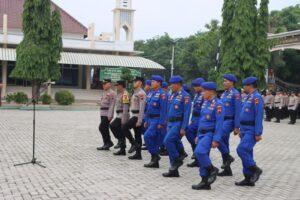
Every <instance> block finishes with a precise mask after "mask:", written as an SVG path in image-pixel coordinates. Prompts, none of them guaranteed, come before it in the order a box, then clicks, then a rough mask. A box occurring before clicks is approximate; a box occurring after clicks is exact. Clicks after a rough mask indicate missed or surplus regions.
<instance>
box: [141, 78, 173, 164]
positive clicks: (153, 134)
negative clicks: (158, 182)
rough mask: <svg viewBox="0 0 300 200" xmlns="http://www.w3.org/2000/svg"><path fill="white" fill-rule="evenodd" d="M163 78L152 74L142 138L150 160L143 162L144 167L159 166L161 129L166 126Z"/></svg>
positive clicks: (165, 99)
mask: <svg viewBox="0 0 300 200" xmlns="http://www.w3.org/2000/svg"><path fill="white" fill-rule="evenodd" d="M162 82H163V78H162V77H161V76H157V75H153V76H152V83H151V87H152V96H151V98H150V99H149V101H148V103H147V112H146V115H145V124H144V126H145V128H147V130H146V132H145V135H144V139H145V142H146V146H147V148H148V151H149V153H150V154H151V161H150V163H148V164H145V165H144V167H146V168H159V160H160V156H159V146H160V138H161V129H162V128H163V127H164V126H166V121H167V118H166V116H167V115H166V113H167V103H168V99H167V95H166V93H165V92H164V91H163V90H162V89H161V84H162Z"/></svg>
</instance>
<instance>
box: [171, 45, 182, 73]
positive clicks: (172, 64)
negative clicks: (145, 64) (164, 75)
mask: <svg viewBox="0 0 300 200" xmlns="http://www.w3.org/2000/svg"><path fill="white" fill-rule="evenodd" d="M179 40H180V39H176V40H173V41H172V60H171V77H172V76H173V75H174V62H175V46H176V43H177V42H178V41H179Z"/></svg>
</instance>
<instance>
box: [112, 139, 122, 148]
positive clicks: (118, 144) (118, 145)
mask: <svg viewBox="0 0 300 200" xmlns="http://www.w3.org/2000/svg"><path fill="white" fill-rule="evenodd" d="M120 144H121V142H120V141H118V143H117V144H116V146H114V149H119V148H120Z"/></svg>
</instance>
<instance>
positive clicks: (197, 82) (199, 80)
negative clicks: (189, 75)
mask: <svg viewBox="0 0 300 200" xmlns="http://www.w3.org/2000/svg"><path fill="white" fill-rule="evenodd" d="M204 82H205V81H204V79H203V78H197V79H195V80H193V81H192V85H193V86H194V87H201V85H202V83H204Z"/></svg>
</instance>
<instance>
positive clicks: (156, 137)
mask: <svg viewBox="0 0 300 200" xmlns="http://www.w3.org/2000/svg"><path fill="white" fill-rule="evenodd" d="M148 123H149V124H148V128H147V130H146V132H145V134H144V140H145V144H146V146H147V148H148V151H149V153H150V154H152V155H157V154H159V146H160V130H159V129H157V125H158V123H159V118H155V119H149V120H148Z"/></svg>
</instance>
